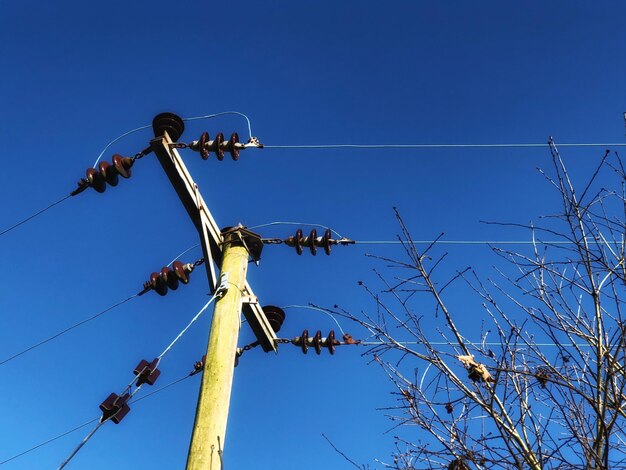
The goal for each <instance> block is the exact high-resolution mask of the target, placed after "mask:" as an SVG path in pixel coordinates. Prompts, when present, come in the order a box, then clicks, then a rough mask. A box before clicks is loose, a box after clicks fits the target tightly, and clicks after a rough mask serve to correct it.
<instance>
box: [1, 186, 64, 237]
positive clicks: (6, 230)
mask: <svg viewBox="0 0 626 470" xmlns="http://www.w3.org/2000/svg"><path fill="white" fill-rule="evenodd" d="M70 197H72V195H71V194H68V195H67V196H64V197H62V198H61V199H59V200H58V201H55V202H53V203H52V204H50V205H49V206H47V207H44V208H43V209H41V210H40V211H37V212H35V213H34V214H32V215H29V216H28V217H26V218H25V219H22V220H20V221H19V222H18V223H16V224H14V225H12V226H11V227H9V228H7V229H4V230H3V231H2V232H0V237H1V236H2V235H4V234H5V233H8V232H10V231H11V230H13V229H14V228H17V227H19V226H20V225H22V224H25V223H26V222H28V221H29V220H31V219H34V218H35V217H37V216H38V215H40V214H43V213H44V212H46V211H47V210H48V209H52V208H53V207H54V206H56V205H57V204H61V203H62V202H63V201H65V200H66V199H69V198H70Z"/></svg>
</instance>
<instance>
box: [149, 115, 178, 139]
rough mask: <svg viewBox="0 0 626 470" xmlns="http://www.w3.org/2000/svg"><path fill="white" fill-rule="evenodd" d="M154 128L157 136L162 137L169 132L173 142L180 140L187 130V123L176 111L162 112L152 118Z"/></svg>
mask: <svg viewBox="0 0 626 470" xmlns="http://www.w3.org/2000/svg"><path fill="white" fill-rule="evenodd" d="M152 129H153V130H154V136H155V137H161V136H162V135H164V134H165V132H167V134H168V135H169V136H170V139H172V141H173V142H178V139H180V136H181V135H183V132H184V130H185V123H184V122H183V120H182V119H181V118H180V116H177V115H176V114H174V113H161V114H158V115H156V116H155V117H154V119H153V120H152Z"/></svg>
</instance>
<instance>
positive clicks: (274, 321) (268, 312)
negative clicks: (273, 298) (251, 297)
mask: <svg viewBox="0 0 626 470" xmlns="http://www.w3.org/2000/svg"><path fill="white" fill-rule="evenodd" d="M263 313H264V314H265V317H266V318H267V321H268V322H269V324H270V326H271V327H272V330H274V333H278V331H279V330H280V328H281V327H282V326H283V322H284V321H285V311H284V310H283V309H282V308H280V307H276V306H274V305H266V306H265V307H263Z"/></svg>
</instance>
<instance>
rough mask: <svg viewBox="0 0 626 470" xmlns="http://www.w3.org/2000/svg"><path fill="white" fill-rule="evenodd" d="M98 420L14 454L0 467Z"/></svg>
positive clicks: (2, 462)
mask: <svg viewBox="0 0 626 470" xmlns="http://www.w3.org/2000/svg"><path fill="white" fill-rule="evenodd" d="M99 419H100V417H97V418H94V419H91V420H89V421H87V422H85V423H83V424H80V425H78V426H76V427H75V428H72V429H70V430H69V431H65V432H63V433H61V434H59V435H57V436H54V437H52V438H50V439H48V440H46V441H44V442H41V443H39V444H37V445H34V446H32V447H31V448H29V449H27V450H25V451H22V452H20V453H19V454H15V455H14V456H12V457H9V458H8V459H5V460H3V461H1V462H0V465H4V464H5V463H9V462H11V461H12V460H15V459H17V458H19V457H22V456H23V455H26V454H29V453H31V452H32V451H34V450H37V449H39V448H40V447H43V446H45V445H47V444H50V443H52V442H54V441H56V440H58V439H61V438H62V437H65V436H67V435H68V434H71V433H73V432H74V431H78V430H79V429H81V428H84V427H85V426H87V425H89V424H91V423H93V422H95V421H98V420H99Z"/></svg>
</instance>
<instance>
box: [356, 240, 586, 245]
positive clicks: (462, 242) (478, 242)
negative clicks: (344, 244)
mask: <svg viewBox="0 0 626 470" xmlns="http://www.w3.org/2000/svg"><path fill="white" fill-rule="evenodd" d="M406 243H407V242H404V241H399V240H355V241H354V244H355V245H402V244H406ZM411 243H413V244H415V245H574V244H575V242H567V241H560V240H559V241H554V240H552V241H551V240H545V241H541V240H535V241H532V240H412V241H411Z"/></svg>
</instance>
